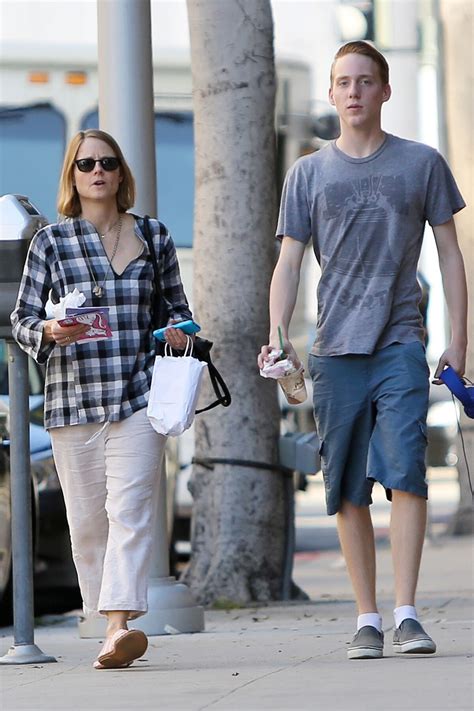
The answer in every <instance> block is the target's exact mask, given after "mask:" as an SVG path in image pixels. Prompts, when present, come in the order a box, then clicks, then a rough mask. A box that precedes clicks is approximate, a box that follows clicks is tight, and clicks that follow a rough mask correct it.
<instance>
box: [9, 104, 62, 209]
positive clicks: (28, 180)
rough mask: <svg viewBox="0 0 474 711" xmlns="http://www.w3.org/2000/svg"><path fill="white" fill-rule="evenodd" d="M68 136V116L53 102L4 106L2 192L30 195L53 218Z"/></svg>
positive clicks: (34, 203)
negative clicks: (56, 107)
mask: <svg viewBox="0 0 474 711" xmlns="http://www.w3.org/2000/svg"><path fill="white" fill-rule="evenodd" d="M65 136H66V122H65V120H64V116H63V115H62V114H61V113H60V112H59V111H58V110H57V109H55V108H53V107H52V106H51V105H50V104H36V105H31V106H21V107H16V108H13V107H5V106H3V107H1V108H0V163H1V169H0V194H2V195H4V194H17V195H26V196H27V197H28V198H29V199H30V200H31V202H32V203H33V205H35V206H36V207H37V208H38V210H39V211H40V212H41V213H42V214H44V215H45V216H46V217H47V219H48V220H49V221H50V222H55V221H56V215H57V210H56V196H57V191H58V183H59V176H60V173H61V166H62V161H63V156H64V147H65Z"/></svg>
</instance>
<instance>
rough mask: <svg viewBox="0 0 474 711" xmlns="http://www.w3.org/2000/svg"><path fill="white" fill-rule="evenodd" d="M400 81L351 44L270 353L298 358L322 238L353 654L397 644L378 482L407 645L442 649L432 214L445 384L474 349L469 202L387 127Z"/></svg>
mask: <svg viewBox="0 0 474 711" xmlns="http://www.w3.org/2000/svg"><path fill="white" fill-rule="evenodd" d="M390 93H391V89H390V85H389V77H388V65H387V62H386V60H385V58H384V57H383V56H382V55H381V54H380V53H379V52H378V51H377V50H376V49H375V48H374V47H372V46H371V45H369V44H367V43H365V42H350V43H348V44H346V45H344V46H343V47H342V48H341V49H340V50H339V51H338V52H337V54H336V56H335V59H334V62H333V65H332V68H331V86H330V90H329V99H330V102H331V103H332V104H333V105H334V106H335V107H336V109H337V112H338V114H339V118H340V124H341V135H340V137H339V138H338V139H337V140H336V141H335V142H333V143H331V144H329V145H328V146H326V147H325V148H323V149H322V150H320V151H318V152H317V153H314V154H312V155H309V156H305V157H303V158H301V159H300V160H298V161H297V162H296V164H295V165H294V166H293V168H292V169H291V170H290V171H289V173H288V175H287V178H286V182H285V186H284V190H283V195H282V201H281V208H280V218H279V223H278V228H277V237H279V238H281V239H282V245H281V252H280V257H279V260H278V263H277V266H276V268H275V272H274V275H273V279H272V284H271V289H270V320H271V329H270V336H269V344H268V345H266V346H263V348H262V350H261V352H260V355H259V359H258V360H259V365H260V367H262V365H263V363H264V362H265V361H266V360H268V358H269V351H270V349H272V348H275V349H278V348H279V345H278V335H277V329H278V326H279V325H280V326H281V327H282V330H283V334H284V336H285V350H286V351H287V352H288V353H290V354H292V355H293V356H294V357H295V358H297V356H296V353H295V352H294V349H293V347H292V345H291V343H290V342H289V340H288V327H289V324H290V319H291V316H292V313H293V309H294V305H295V300H296V294H297V290H298V282H299V276H300V268H301V261H302V257H303V253H304V249H305V245H306V244H307V242H308V241H309V239H310V238H312V240H313V246H314V252H315V254H316V258H317V260H318V262H319V264H320V266H321V279H320V282H319V285H318V322H317V329H316V340H315V342H314V345H313V348H312V351H311V354H310V357H309V370H310V374H311V376H312V379H313V390H314V410H315V419H316V425H317V430H318V434H319V437H320V441H321V464H322V470H323V475H324V483H325V489H326V503H327V510H328V514H337V526H338V533H339V539H340V543H341V548H342V551H343V554H344V557H345V561H346V565H347V569H348V572H349V575H350V578H351V582H352V585H353V588H354V593H355V598H356V602H357V608H358V619H357V632H356V634H355V636H354V638H353V640H352V642H351V644H350V646H349V649H348V656H349V659H365V658H378V657H382V655H383V632H382V620H381V617H380V615H379V613H378V610H377V602H376V592H375V590H376V580H375V545H374V532H373V527H372V521H371V516H370V511H369V504H371V503H372V499H371V490H372V486H373V482H374V481H378V482H380V483H381V484H382V485H383V486H384V488H385V490H386V494H387V498H389V499H390V500H391V501H392V511H391V524H390V537H391V548H392V558H393V567H394V578H395V595H396V600H395V605H396V607H395V610H394V617H395V631H394V636H393V648H394V651H395V652H400V653H421V654H430V653H432V652H435V651H436V645H435V643H434V641H433V640H432V639H431V637H430V636H429V635H428V634H427V633H426V632H425V630H424V629H423V628H422V626H421V625H420V623H419V622H418V620H417V615H416V610H415V591H416V585H417V579H418V571H419V566H420V560H421V551H422V546H423V539H424V534H425V526H426V498H427V487H426V482H425V448H426V414H427V409H428V390H429V370H428V366H427V363H426V358H425V351H424V346H423V339H424V329H423V325H422V319H421V315H420V311H419V308H418V303H419V300H420V297H421V292H420V288H419V286H418V284H417V280H416V269H417V263H418V258H419V254H420V249H421V243H422V239H423V230H424V226H425V222H426V220H427V221H428V222H429V224H430V225H431V227H432V229H433V232H434V237H435V240H436V245H437V249H438V253H439V261H440V268H441V272H442V277H443V284H444V290H445V296H446V301H447V305H448V311H449V317H450V322H451V331H452V340H451V344H450V345H449V347H448V349H447V350H446V351H445V352H444V353H443V355H442V356H441V358H440V360H439V364H438V367H437V369H436V372H435V376H434V377H435V380H434V382H436V383H440V382H441V381H439V380H438V377H439V375H440V373H441V371H442V370H443V368H444V367H445V366H446V365H448V364H449V365H451V366H452V367H453V368H454V369H455V370H456V371H457V372H458V373H459V374H460V375H462V374H463V373H464V368H465V358H466V347H467V325H466V321H467V316H466V312H467V294H466V278H465V272H464V265H463V260H462V256H461V253H460V250H459V247H458V243H457V237H456V230H455V226H454V221H453V215H454V213H456V212H458V211H459V210H461V209H462V208H463V207H464V201H463V199H462V197H461V195H460V193H459V191H458V189H457V187H456V184H455V182H454V179H453V177H452V175H451V172H450V170H449V168H448V166H447V164H446V163H445V161H444V160H443V158H442V157H441V156H440V155H439V154H438V153H437V151H435V150H434V149H432V148H430V147H428V146H425V145H422V144H420V143H415V142H414V141H406V140H403V139H401V138H397V137H395V136H392V135H389V134H386V133H384V132H383V131H382V128H381V109H382V105H383V104H384V102H385V101H388V100H389V98H390Z"/></svg>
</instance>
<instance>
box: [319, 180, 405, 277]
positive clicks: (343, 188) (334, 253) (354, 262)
mask: <svg viewBox="0 0 474 711" xmlns="http://www.w3.org/2000/svg"><path fill="white" fill-rule="evenodd" d="M324 196H325V199H326V211H325V218H326V219H328V220H334V232H333V238H334V239H331V242H330V244H328V245H327V247H330V248H331V254H329V253H328V252H327V250H326V249H324V247H325V246H326V245H324V246H323V249H322V254H321V256H322V260H323V264H324V265H326V264H327V263H328V262H329V261H330V262H331V267H332V269H334V271H336V272H339V273H340V274H348V275H350V276H359V277H369V278H370V277H375V276H378V277H382V276H392V275H394V274H396V273H397V270H398V267H399V265H400V262H401V258H402V254H397V253H396V245H391V244H390V240H389V234H390V230H389V223H390V213H391V212H396V213H398V214H399V215H407V214H408V203H407V200H406V184H405V178H404V176H403V175H396V176H391V175H372V176H369V177H366V178H357V179H353V180H346V181H340V182H336V183H328V184H327V185H326V186H325V189H324Z"/></svg>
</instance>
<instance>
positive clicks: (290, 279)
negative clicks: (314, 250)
mask: <svg viewBox="0 0 474 711" xmlns="http://www.w3.org/2000/svg"><path fill="white" fill-rule="evenodd" d="M304 250H305V244H304V243H303V242H299V241H298V240H296V239H292V238H291V237H286V236H285V237H283V240H282V245H281V250H280V256H279V258H278V262H277V265H276V267H275V271H274V272H273V277H272V283H271V286H270V335H269V339H268V345H266V346H262V350H261V351H260V354H259V356H258V365H259V367H260V368H262V367H263V365H264V362H265V360H267V359H268V353H269V351H270V349H272V348H274V349H277V350H278V349H279V348H280V341H279V338H278V326H281V330H282V335H283V342H284V348H285V353H288V355H290V356H292V357H293V358H294V359H295V360H296V362H298V356H297V355H296V352H295V350H294V348H293V346H292V345H291V343H290V341H289V340H288V329H289V327H290V321H291V317H292V316H293V311H294V308H295V303H296V297H297V295H298V285H299V281H300V271H301V262H302V261H303V255H304Z"/></svg>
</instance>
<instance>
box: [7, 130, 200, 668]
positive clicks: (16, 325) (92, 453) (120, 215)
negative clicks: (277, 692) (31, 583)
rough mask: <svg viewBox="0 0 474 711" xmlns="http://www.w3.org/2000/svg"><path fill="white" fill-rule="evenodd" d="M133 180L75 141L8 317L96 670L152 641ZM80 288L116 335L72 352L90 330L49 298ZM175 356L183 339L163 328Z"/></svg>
mask: <svg viewBox="0 0 474 711" xmlns="http://www.w3.org/2000/svg"><path fill="white" fill-rule="evenodd" d="M134 196H135V188H134V180H133V177H132V174H131V172H130V168H129V167H128V165H127V163H126V161H125V159H124V156H123V154H122V151H121V150H120V148H119V146H118V145H117V143H116V141H115V140H114V139H113V138H112V137H111V136H110V135H108V134H107V133H105V132H104V131H99V130H88V131H81V132H79V133H78V134H77V135H76V136H75V137H74V138H73V139H72V141H71V143H70V145H69V147H68V149H67V152H66V156H65V159H64V165H63V170H62V175H61V180H60V186H59V197H58V210H59V213H60V214H61V215H64V216H65V218H67V219H65V220H64V221H62V222H59V223H58V224H53V225H49V226H48V227H45V228H44V229H42V230H40V231H39V232H38V233H37V234H36V236H35V237H34V239H33V240H32V242H31V246H30V250H29V254H28V258H27V261H26V264H25V270H24V274H23V279H22V282H21V285H20V290H19V294H18V301H17V304H16V308H15V310H14V312H13V313H12V324H13V335H14V337H15V339H16V340H17V341H18V343H19V345H20V346H21V347H22V348H23V349H24V350H25V351H26V352H27V353H28V354H29V355H31V356H32V357H33V358H35V359H36V360H37V361H38V362H39V363H44V362H46V363H47V370H46V386H45V427H46V428H47V429H48V430H49V432H50V435H51V440H52V446H53V454H54V459H55V463H56V467H57V471H58V476H59V480H60V482H61V487H62V490H63V493H64V499H65V503H66V511H67V517H68V523H69V528H70V534H71V543H72V551H73V558H74V562H75V565H76V569H77V573H78V578H79V585H80V589H81V594H82V598H83V603H84V612H85V614H86V615H97V614H102V615H105V616H106V617H107V637H106V640H105V643H104V647H103V649H102V651H101V653H100V654H99V656H98V659H97V660H96V662H95V663H94V667H95V668H97V669H103V668H106V667H108V668H111V667H114V668H117V667H123V666H129V665H130V664H131V663H132V661H133V660H134V659H137V658H138V657H139V656H141V655H142V654H144V652H145V650H146V648H147V639H146V636H145V634H144V633H143V632H141V631H139V630H129V629H128V624H127V623H128V621H129V620H133V619H135V618H136V617H138V616H140V615H143V614H144V613H145V612H146V610H147V582H148V571H149V565H150V557H151V548H152V536H153V532H154V525H153V515H154V512H155V511H156V496H157V492H158V488H159V475H160V470H161V461H162V457H163V453H164V447H165V442H166V437H163V436H162V435H159V434H157V433H156V432H155V431H154V430H153V428H152V427H151V425H150V423H149V420H148V418H147V415H146V405H147V400H148V393H149V387H150V382H151V375H152V369H153V362H154V352H153V339H152V335H151V331H152V323H151V315H150V314H151V304H152V296H153V265H152V261H151V257H150V253H149V249H148V246H147V243H146V240H145V238H144V236H143V232H144V226H143V225H144V221H143V219H142V218H138V217H135V216H134V215H133V214H129V213H127V212H126V211H127V210H128V209H129V208H131V207H132V205H133V203H134ZM150 225H151V229H152V231H153V234H154V246H155V251H156V255H157V259H158V262H159V267H160V273H161V283H160V289H161V293H162V295H163V297H164V299H165V301H166V303H167V305H168V309H169V317H170V320H169V323H174V322H176V321H181V320H185V319H189V318H192V315H191V312H190V310H189V306H188V302H187V300H186V296H185V294H184V291H183V287H182V284H181V279H180V274H179V267H178V262H177V258H176V251H175V247H174V245H173V241H172V239H171V237H170V235H169V233H168V231H167V230H166V228H165V227H164V225H162V224H161V223H159V222H157V221H156V220H151V222H150ZM74 289H78V291H79V292H82V293H83V294H84V296H85V297H86V301H85V302H84V304H83V306H86V307H104V306H105V307H108V309H109V314H108V318H109V323H110V327H111V330H112V336H111V337H110V338H108V339H106V340H98V341H88V342H84V341H82V342H80V343H79V342H78V341H81V338H82V337H83V336H84V332H85V331H86V330H87V328H88V326H86V325H72V326H67V327H65V326H61V325H60V323H58V321H57V320H56V319H52V320H47V317H46V310H45V307H46V302H47V301H48V298H49V297H50V298H51V300H52V301H53V303H58V302H59V300H60V298H61V297H64V296H65V295H66V294H68V293H69V292H72V291H73V290H74ZM166 340H167V341H168V343H169V344H170V345H171V347H172V348H176V349H182V348H183V347H184V346H185V344H186V336H185V335H184V334H183V333H181V332H180V331H179V330H178V329H173V328H170V329H168V330H167V331H166Z"/></svg>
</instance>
